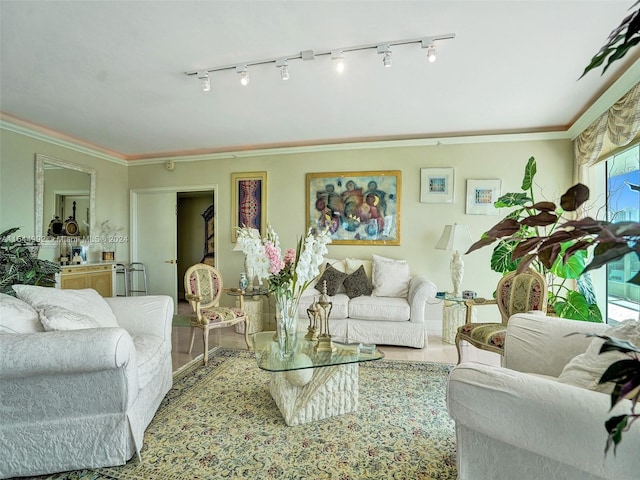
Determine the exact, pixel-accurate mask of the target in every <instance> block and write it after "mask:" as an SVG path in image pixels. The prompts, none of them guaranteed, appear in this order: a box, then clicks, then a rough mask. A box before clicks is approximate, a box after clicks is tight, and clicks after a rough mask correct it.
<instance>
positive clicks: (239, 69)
mask: <svg viewBox="0 0 640 480" xmlns="http://www.w3.org/2000/svg"><path fill="white" fill-rule="evenodd" d="M236 73H239V74H240V83H241V84H242V86H243V87H246V86H247V85H249V69H248V67H247V66H246V65H238V66H236Z"/></svg>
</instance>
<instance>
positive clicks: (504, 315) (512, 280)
mask: <svg viewBox="0 0 640 480" xmlns="http://www.w3.org/2000/svg"><path fill="white" fill-rule="evenodd" d="M536 284H537V285H539V286H540V291H541V292H540V297H539V299H538V301H539V304H538V305H532V304H531V303H530V300H531V297H528V296H527V301H528V302H527V303H525V304H519V305H513V304H512V301H511V300H512V298H513V291H514V289H516V288H527V289H528V290H529V291H531V286H532V285H536ZM505 285H508V286H509V287H508V290H509V293H508V298H501V295H502V293H503V292H504V289H505ZM518 285H520V286H518ZM547 292H548V286H547V281H546V280H545V278H544V276H543V275H542V274H540V273H538V272H537V271H535V270H533V269H529V270H527V271H525V272H523V273H521V274H516V272H510V273H508V274H507V275H505V276H504V277H502V278H501V279H500V281H499V282H498V286H497V288H496V298H495V299H493V300H487V299H486V298H475V299H470V300H466V301H465V302H464V303H465V306H466V307H467V314H466V319H465V325H463V326H462V327H460V328H458V332H457V333H456V338H455V344H456V349H457V351H458V363H460V360H461V358H462V356H461V355H460V342H461V341H463V340H464V341H466V342H468V343H469V344H471V345H473V346H474V347H476V348H479V349H481V350H486V351H489V352H495V353H499V354H500V355H502V354H503V353H504V347H503V346H496V345H491V344H489V343H485V342H481V341H478V340H476V339H474V338H472V335H471V334H472V331H473V330H471V331H469V332H468V333H464V330H466V328H465V327H466V326H467V325H471V324H472V322H471V319H472V309H473V308H475V307H478V306H481V305H497V306H498V310H499V312H500V317H501V319H500V323H497V322H494V323H474V324H473V325H474V327H473V329H475V328H478V327H488V328H492V327H493V326H495V328H496V331H495V333H497V332H498V331H500V330H502V328H499V327H500V326H502V327H503V328H504V330H506V328H507V323H508V322H509V318H510V317H511V316H512V315H514V314H516V313H524V312H527V311H530V310H535V309H536V307H537V309H538V310H541V311H543V312H546V310H547Z"/></svg>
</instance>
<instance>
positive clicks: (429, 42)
mask: <svg viewBox="0 0 640 480" xmlns="http://www.w3.org/2000/svg"><path fill="white" fill-rule="evenodd" d="M422 48H426V49H427V60H429V62H431V63H433V62H435V61H436V58H437V57H436V44H435V43H434V42H433V38H425V39H423V40H422Z"/></svg>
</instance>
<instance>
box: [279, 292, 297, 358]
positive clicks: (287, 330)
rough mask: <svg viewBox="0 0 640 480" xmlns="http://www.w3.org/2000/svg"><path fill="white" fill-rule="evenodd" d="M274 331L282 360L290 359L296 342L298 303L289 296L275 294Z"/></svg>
mask: <svg viewBox="0 0 640 480" xmlns="http://www.w3.org/2000/svg"><path fill="white" fill-rule="evenodd" d="M276 309H277V313H276V330H277V337H278V348H279V350H280V356H281V357H282V358H291V357H292V356H293V354H294V353H295V350H296V345H297V342H298V328H297V327H298V325H297V316H298V302H297V299H295V298H293V296H291V295H287V293H284V294H276Z"/></svg>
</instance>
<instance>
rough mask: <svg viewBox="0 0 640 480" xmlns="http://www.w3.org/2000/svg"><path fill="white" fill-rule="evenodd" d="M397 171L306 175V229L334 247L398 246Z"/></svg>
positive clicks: (400, 175)
mask: <svg viewBox="0 0 640 480" xmlns="http://www.w3.org/2000/svg"><path fill="white" fill-rule="evenodd" d="M401 187H402V173H401V172H400V171H399V170H385V171H373V172H329V173H307V189H306V202H305V203H306V209H307V225H309V226H311V227H319V228H328V229H329V233H330V235H331V240H332V243H333V244H334V245H400V198H401Z"/></svg>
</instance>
